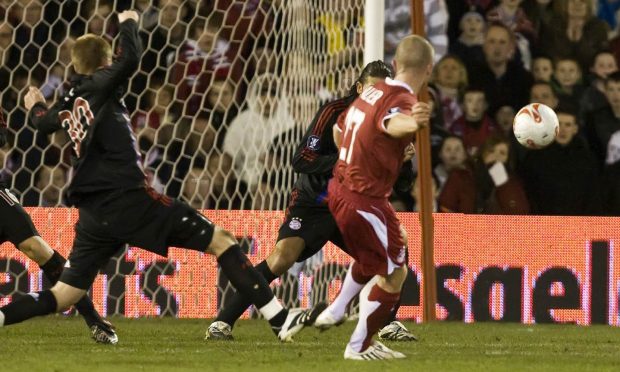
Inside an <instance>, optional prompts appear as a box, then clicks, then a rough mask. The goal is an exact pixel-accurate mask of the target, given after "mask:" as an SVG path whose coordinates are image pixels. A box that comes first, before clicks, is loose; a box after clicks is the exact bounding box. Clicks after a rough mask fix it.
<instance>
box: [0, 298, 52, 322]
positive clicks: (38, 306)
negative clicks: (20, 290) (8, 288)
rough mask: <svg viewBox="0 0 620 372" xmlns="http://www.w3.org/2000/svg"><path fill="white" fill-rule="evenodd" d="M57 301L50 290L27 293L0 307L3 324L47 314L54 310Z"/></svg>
mask: <svg viewBox="0 0 620 372" xmlns="http://www.w3.org/2000/svg"><path fill="white" fill-rule="evenodd" d="M57 307H58V303H57V302H56V298H55V297H54V295H53V294H52V291H50V290H49V289H48V290H45V291H42V292H35V293H29V294H27V295H24V296H21V297H19V298H17V299H15V300H14V301H13V302H11V303H10V304H8V305H6V306H4V307H2V308H0V312H2V314H3V315H4V324H3V325H5V326H7V325H10V324H15V323H19V322H23V321H24V320H27V319H30V318H34V317H35V316H41V315H47V314H52V313H55V312H56V308H57Z"/></svg>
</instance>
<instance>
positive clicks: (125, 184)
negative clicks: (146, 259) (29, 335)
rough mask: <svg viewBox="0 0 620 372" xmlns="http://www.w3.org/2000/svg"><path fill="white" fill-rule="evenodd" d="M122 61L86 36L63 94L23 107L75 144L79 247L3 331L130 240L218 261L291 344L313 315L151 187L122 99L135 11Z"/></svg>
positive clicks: (49, 308)
mask: <svg viewBox="0 0 620 372" xmlns="http://www.w3.org/2000/svg"><path fill="white" fill-rule="evenodd" d="M118 20H119V24H120V26H119V28H120V56H119V58H118V60H117V61H115V62H114V63H112V52H111V47H110V45H109V44H108V43H107V41H106V40H105V39H104V38H102V37H99V36H96V35H92V34H87V35H84V36H82V37H80V38H79V39H78V40H77V41H76V43H75V46H74V47H73V49H72V51H71V60H72V64H73V66H74V68H75V70H76V73H77V74H76V76H74V78H73V79H72V82H71V87H70V89H68V91H67V93H66V94H65V95H64V96H63V97H62V98H61V99H60V100H59V101H58V102H57V103H56V104H55V105H54V106H53V107H52V108H51V109H49V110H48V109H47V107H46V106H45V103H44V102H45V100H44V97H43V95H42V94H41V92H40V91H39V90H38V89H36V88H30V90H29V92H28V93H27V95H26V97H25V105H26V109H27V110H29V111H30V113H29V116H30V120H31V121H32V122H33V124H34V125H35V126H36V127H37V128H38V130H39V131H41V132H43V133H52V132H55V131H57V130H61V129H64V130H66V131H67V133H68V135H69V137H70V139H71V141H72V142H73V167H74V176H73V178H72V180H71V182H70V185H69V187H68V191H67V201H68V202H69V204H71V205H75V206H77V207H78V210H79V220H78V223H77V225H76V236H75V241H74V244H73V249H72V251H71V253H70V255H69V259H68V260H67V263H66V264H65V269H64V271H63V272H62V274H61V276H60V279H59V281H58V282H57V283H56V284H55V285H54V287H52V289H51V290H46V291H41V292H37V293H31V294H30V295H28V296H23V297H21V298H19V299H17V300H16V301H14V302H12V303H11V304H9V305H7V306H4V307H2V308H0V325H10V324H14V323H19V322H21V321H24V320H26V319H29V318H32V317H35V316H39V315H46V314H50V313H53V312H56V311H62V310H64V309H66V308H68V307H69V306H71V305H72V304H74V303H76V302H77V301H78V300H79V299H80V298H82V297H83V296H84V294H85V293H86V289H87V288H89V287H90V286H91V284H92V283H93V281H94V279H95V276H96V275H97V271H98V270H99V269H100V268H101V267H102V266H103V265H104V264H105V263H106V262H107V261H108V259H109V258H110V257H112V256H113V255H114V254H115V253H117V252H118V251H120V250H122V249H124V247H125V244H130V245H132V246H136V247H142V248H144V249H147V250H149V251H151V252H153V253H157V254H159V255H162V256H166V255H167V253H168V247H170V246H174V247H180V248H186V249H191V250H196V251H198V252H206V253H210V254H212V255H215V256H216V257H217V261H218V263H219V265H220V267H221V268H222V271H223V272H224V273H225V274H226V276H227V277H228V278H229V279H230V281H231V283H232V284H233V285H234V287H235V288H236V289H237V290H238V291H240V292H241V293H243V294H244V296H246V297H247V298H249V299H250V301H251V302H252V303H254V304H255V305H256V307H257V308H258V309H259V311H260V312H261V314H262V315H263V316H264V317H265V318H266V319H267V320H268V321H269V323H270V324H271V327H272V329H273V330H274V332H275V333H276V335H277V336H278V338H279V339H280V340H282V341H289V340H290V339H291V337H292V336H293V335H294V334H296V333H297V332H299V331H300V330H301V329H302V328H303V327H304V325H305V322H307V320H308V318H309V316H310V312H309V311H304V310H300V309H297V310H291V311H290V312H289V311H288V310H286V309H284V308H283V307H282V305H281V304H280V303H279V302H278V300H277V299H276V298H275V296H274V295H273V292H271V290H270V289H269V286H268V284H267V283H266V282H265V279H264V278H263V277H262V276H261V275H260V274H258V272H256V270H255V269H254V268H253V267H252V265H251V263H250V261H249V260H248V259H247V257H246V256H245V255H244V254H243V252H242V251H241V248H240V247H239V245H238V243H237V241H236V240H235V238H234V236H233V235H232V234H231V233H229V232H227V231H225V230H222V229H221V228H219V227H217V226H215V225H214V224H213V223H212V222H211V221H209V220H208V219H207V218H205V217H204V216H203V215H201V214H200V213H198V212H197V211H196V210H194V209H192V208H190V207H189V206H188V205H187V204H185V203H182V202H180V201H177V200H173V199H170V198H168V197H166V196H163V195H160V194H157V193H156V192H155V191H153V190H152V189H151V188H149V187H146V186H145V175H144V172H143V170H142V166H141V160H140V155H139V153H138V152H137V151H136V139H135V137H134V136H133V134H132V131H131V125H130V122H129V114H128V112H127V108H126V107H125V104H124V102H123V100H122V96H123V94H124V89H125V86H126V84H127V82H128V79H129V77H130V76H131V75H132V74H133V73H134V72H135V70H136V69H137V67H138V64H139V61H140V55H141V52H142V47H141V44H140V38H139V35H138V14H137V13H136V12H135V11H124V12H122V13H120V14H119V15H118Z"/></svg>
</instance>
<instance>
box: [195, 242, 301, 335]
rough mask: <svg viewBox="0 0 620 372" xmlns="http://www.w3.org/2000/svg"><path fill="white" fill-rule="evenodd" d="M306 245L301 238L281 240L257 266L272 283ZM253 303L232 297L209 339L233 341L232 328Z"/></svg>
mask: <svg viewBox="0 0 620 372" xmlns="http://www.w3.org/2000/svg"><path fill="white" fill-rule="evenodd" d="M304 247H305V243H304V240H303V239H302V238H300V237H290V238H285V239H282V240H279V241H278V242H277V243H276V247H275V249H274V250H273V251H271V253H270V254H269V256H268V257H267V258H266V259H265V260H264V261H262V262H261V263H259V264H258V265H256V266H255V268H256V271H258V272H259V273H260V274H261V275H262V276H263V277H264V278H265V280H266V281H267V283H271V282H272V281H274V280H275V279H276V278H278V277H279V276H280V275H282V274H283V273H285V272H286V270H288V269H289V268H290V267H291V266H293V264H294V263H295V261H296V260H297V258H298V257H299V255H300V254H301V252H302V251H303V250H304ZM250 305H252V303H251V302H250V301H249V299H247V298H246V297H244V296H243V295H242V294H241V293H239V292H236V293H234V294H233V295H232V298H231V299H230V301H228V302H227V304H226V307H224V308H222V309H221V310H220V312H219V313H218V314H217V318H215V320H214V321H213V323H211V325H210V326H209V328H208V329H207V336H206V338H207V339H218V340H230V339H232V338H233V337H232V328H233V327H234V325H235V322H236V321H237V319H239V318H240V317H241V315H242V314H243V312H244V311H245V310H246V309H247V308H248V307H249V306H250Z"/></svg>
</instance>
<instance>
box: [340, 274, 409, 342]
mask: <svg viewBox="0 0 620 372" xmlns="http://www.w3.org/2000/svg"><path fill="white" fill-rule="evenodd" d="M399 298H400V293H389V292H386V291H385V290H383V289H381V288H380V287H379V286H378V285H377V284H375V283H373V282H370V283H369V284H368V285H366V287H364V289H362V292H361V293H360V318H359V320H358V322H357V326H356V327H355V331H353V334H352V335H351V339H350V340H349V345H351V347H352V348H353V350H355V351H357V352H362V351H364V350H366V349H367V348H368V347H369V346H370V344H371V342H372V336H373V335H374V334H375V333H377V331H378V330H379V329H381V327H383V326H384V325H385V322H386V320H387V319H388V318H389V317H390V312H391V311H392V308H393V307H394V305H395V304H396V302H398V299H399Z"/></svg>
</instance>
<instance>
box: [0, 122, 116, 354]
mask: <svg viewBox="0 0 620 372" xmlns="http://www.w3.org/2000/svg"><path fill="white" fill-rule="evenodd" d="M6 143H7V127H6V122H5V121H4V118H3V116H2V113H1V112H0V148H2V147H3V146H5V145H6ZM6 241H9V242H11V243H13V245H14V246H15V247H16V248H17V249H19V250H20V251H21V252H22V253H24V254H25V255H26V256H28V258H30V259H31V260H33V261H34V262H36V263H37V265H39V267H40V268H41V271H43V274H44V275H45V277H46V278H47V279H48V280H49V281H50V282H51V283H52V284H56V282H57V281H58V278H60V274H61V273H62V268H63V266H64V265H65V262H66V260H65V258H64V257H63V256H61V255H60V253H58V252H56V251H55V250H53V249H52V248H51V247H50V246H49V245H48V244H47V242H45V240H43V239H42V238H41V236H40V235H39V232H38V231H37V229H36V228H35V227H34V224H33V223H32V219H30V216H28V214H27V213H26V211H25V210H24V208H22V206H21V205H20V204H19V201H18V200H17V198H16V197H15V196H13V194H11V192H10V191H9V189H8V187H7V185H6V184H5V183H4V182H3V181H2V179H0V244H2V243H4V242H6ZM75 308H76V309H77V311H78V312H79V313H80V315H82V317H83V318H84V321H86V325H87V326H88V328H89V329H90V332H91V336H92V338H93V339H94V340H95V341H96V342H99V343H103V344H116V343H117V342H118V336H117V335H116V332H115V331H114V328H113V326H112V324H110V322H108V321H107V320H105V319H103V318H101V315H99V313H98V312H97V310H95V307H94V306H93V303H92V301H91V300H90V298H89V297H88V296H84V297H82V299H80V300H79V301H78V302H77V303H76V304H75Z"/></svg>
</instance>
